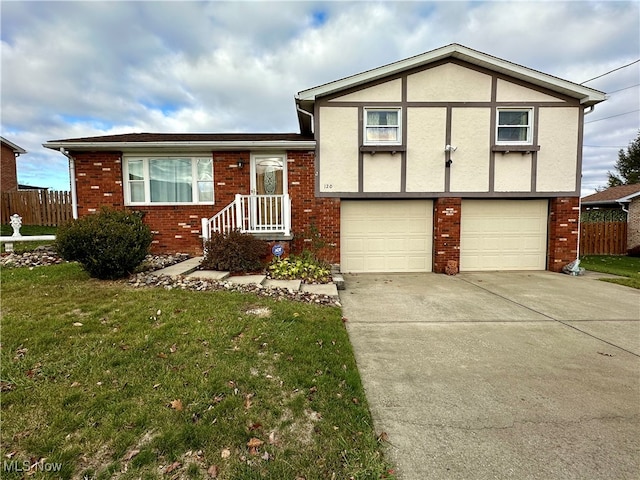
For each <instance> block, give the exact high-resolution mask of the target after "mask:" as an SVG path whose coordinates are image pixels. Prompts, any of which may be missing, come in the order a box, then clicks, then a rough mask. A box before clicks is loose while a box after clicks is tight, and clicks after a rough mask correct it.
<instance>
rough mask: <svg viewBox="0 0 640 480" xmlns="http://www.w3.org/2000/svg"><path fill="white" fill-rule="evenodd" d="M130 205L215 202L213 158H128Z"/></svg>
mask: <svg viewBox="0 0 640 480" xmlns="http://www.w3.org/2000/svg"><path fill="white" fill-rule="evenodd" d="M124 177H125V196H126V201H127V204H128V205H162V204H164V205H171V204H182V203H213V160H212V158H211V157H177V156H176V157H127V158H125V161H124Z"/></svg>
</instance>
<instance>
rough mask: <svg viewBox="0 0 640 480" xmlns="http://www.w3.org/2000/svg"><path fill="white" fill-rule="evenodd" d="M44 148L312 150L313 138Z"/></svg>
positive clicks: (53, 144) (79, 144)
mask: <svg viewBox="0 0 640 480" xmlns="http://www.w3.org/2000/svg"><path fill="white" fill-rule="evenodd" d="M42 146H43V147H45V148H50V149H52V150H59V149H60V148H64V149H67V150H74V151H123V152H124V151H141V150H160V149H162V150H173V151H175V150H180V151H192V152H195V151H209V150H211V151H222V150H250V149H260V150H309V149H311V150H313V149H314V148H315V147H316V142H315V140H304V141H289V140H262V141H260V140H245V141H208V142H65V141H57V142H47V143H44V144H42Z"/></svg>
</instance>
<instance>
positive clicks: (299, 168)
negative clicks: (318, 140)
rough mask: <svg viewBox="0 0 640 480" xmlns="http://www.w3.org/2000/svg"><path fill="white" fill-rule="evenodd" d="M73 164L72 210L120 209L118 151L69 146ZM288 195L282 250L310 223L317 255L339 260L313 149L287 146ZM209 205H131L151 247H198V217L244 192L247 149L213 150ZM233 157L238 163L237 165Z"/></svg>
mask: <svg viewBox="0 0 640 480" xmlns="http://www.w3.org/2000/svg"><path fill="white" fill-rule="evenodd" d="M72 154H73V156H74V158H75V164H76V179H77V192H78V214H79V215H80V216H82V215H87V214H90V213H95V212H98V211H100V209H101V208H102V207H104V206H106V207H111V208H117V209H123V208H125V207H124V193H123V188H122V187H123V185H122V162H121V153H120V152H91V153H87V152H72ZM287 156H288V164H287V166H288V174H289V195H290V196H291V201H292V208H291V210H292V214H291V216H292V218H291V222H292V232H293V234H294V240H293V242H291V243H292V244H293V245H292V246H290V245H288V243H290V242H282V243H285V246H286V249H287V251H289V249H291V250H292V251H293V252H295V253H299V252H301V251H302V250H303V249H305V248H307V249H309V248H310V247H311V246H312V245H313V244H314V242H312V241H311V240H312V235H310V233H311V228H310V227H311V225H314V226H315V227H316V228H317V233H318V238H319V239H321V240H322V241H323V242H324V244H325V247H324V248H322V249H321V250H320V252H319V253H320V255H321V256H322V257H323V258H325V259H326V260H328V261H330V262H333V263H337V262H339V261H340V250H339V244H340V200H338V199H320V198H315V195H314V193H315V192H314V181H315V176H314V159H315V156H314V153H313V152H297V151H292V152H288V154H287ZM213 160H214V161H213V168H214V198H215V205H185V206H180V205H170V206H151V207H149V206H136V207H132V208H133V209H135V210H138V211H142V212H145V222H146V223H147V224H148V225H149V226H150V227H151V229H152V231H154V232H155V234H154V240H153V244H152V250H153V251H154V252H165V253H176V252H181V253H190V254H200V253H201V252H202V239H201V234H202V232H201V224H200V222H201V218H210V217H212V216H213V215H215V214H216V213H217V212H219V211H220V210H222V209H223V208H224V207H226V206H227V205H228V204H230V203H231V202H233V200H234V198H235V195H236V194H238V193H239V194H243V195H247V194H249V192H250V185H251V177H250V175H251V170H250V163H249V162H250V153H249V152H247V151H244V152H214V153H213ZM238 161H242V162H243V163H244V167H243V168H241V169H240V168H238V166H237V165H238Z"/></svg>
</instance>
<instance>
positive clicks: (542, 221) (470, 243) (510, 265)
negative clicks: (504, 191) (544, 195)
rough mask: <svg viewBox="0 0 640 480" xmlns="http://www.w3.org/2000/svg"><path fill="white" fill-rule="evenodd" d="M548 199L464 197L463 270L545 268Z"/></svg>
mask: <svg viewBox="0 0 640 480" xmlns="http://www.w3.org/2000/svg"><path fill="white" fill-rule="evenodd" d="M547 209H548V203H547V200H463V201H462V212H461V213H462V216H461V221H460V270H461V271H467V272H469V271H481V270H544V269H545V267H546V257H547V215H548V214H547Z"/></svg>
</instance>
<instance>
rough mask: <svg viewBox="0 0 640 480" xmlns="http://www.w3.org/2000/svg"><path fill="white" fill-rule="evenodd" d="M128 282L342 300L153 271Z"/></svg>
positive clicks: (327, 301)
mask: <svg viewBox="0 0 640 480" xmlns="http://www.w3.org/2000/svg"><path fill="white" fill-rule="evenodd" d="M128 283H129V285H131V286H132V287H134V288H141V287H160V288H164V289H166V290H173V289H174V288H176V289H181V290H192V291H196V292H204V291H216V290H218V291H219V290H226V291H229V292H241V293H254V294H256V295H260V296H263V297H272V298H275V299H277V300H285V299H287V300H294V301H297V302H306V303H316V304H319V305H331V306H336V307H339V306H340V301H339V299H338V298H337V297H333V296H329V295H318V294H313V293H309V292H302V291H293V290H291V289H289V288H269V287H265V286H264V285H258V284H255V283H247V284H240V283H234V282H230V281H226V280H211V279H206V280H205V279H199V278H192V277H186V276H177V277H170V276H168V275H154V274H153V272H143V273H138V274H135V275H132V276H131V277H130V278H129V280H128Z"/></svg>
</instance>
